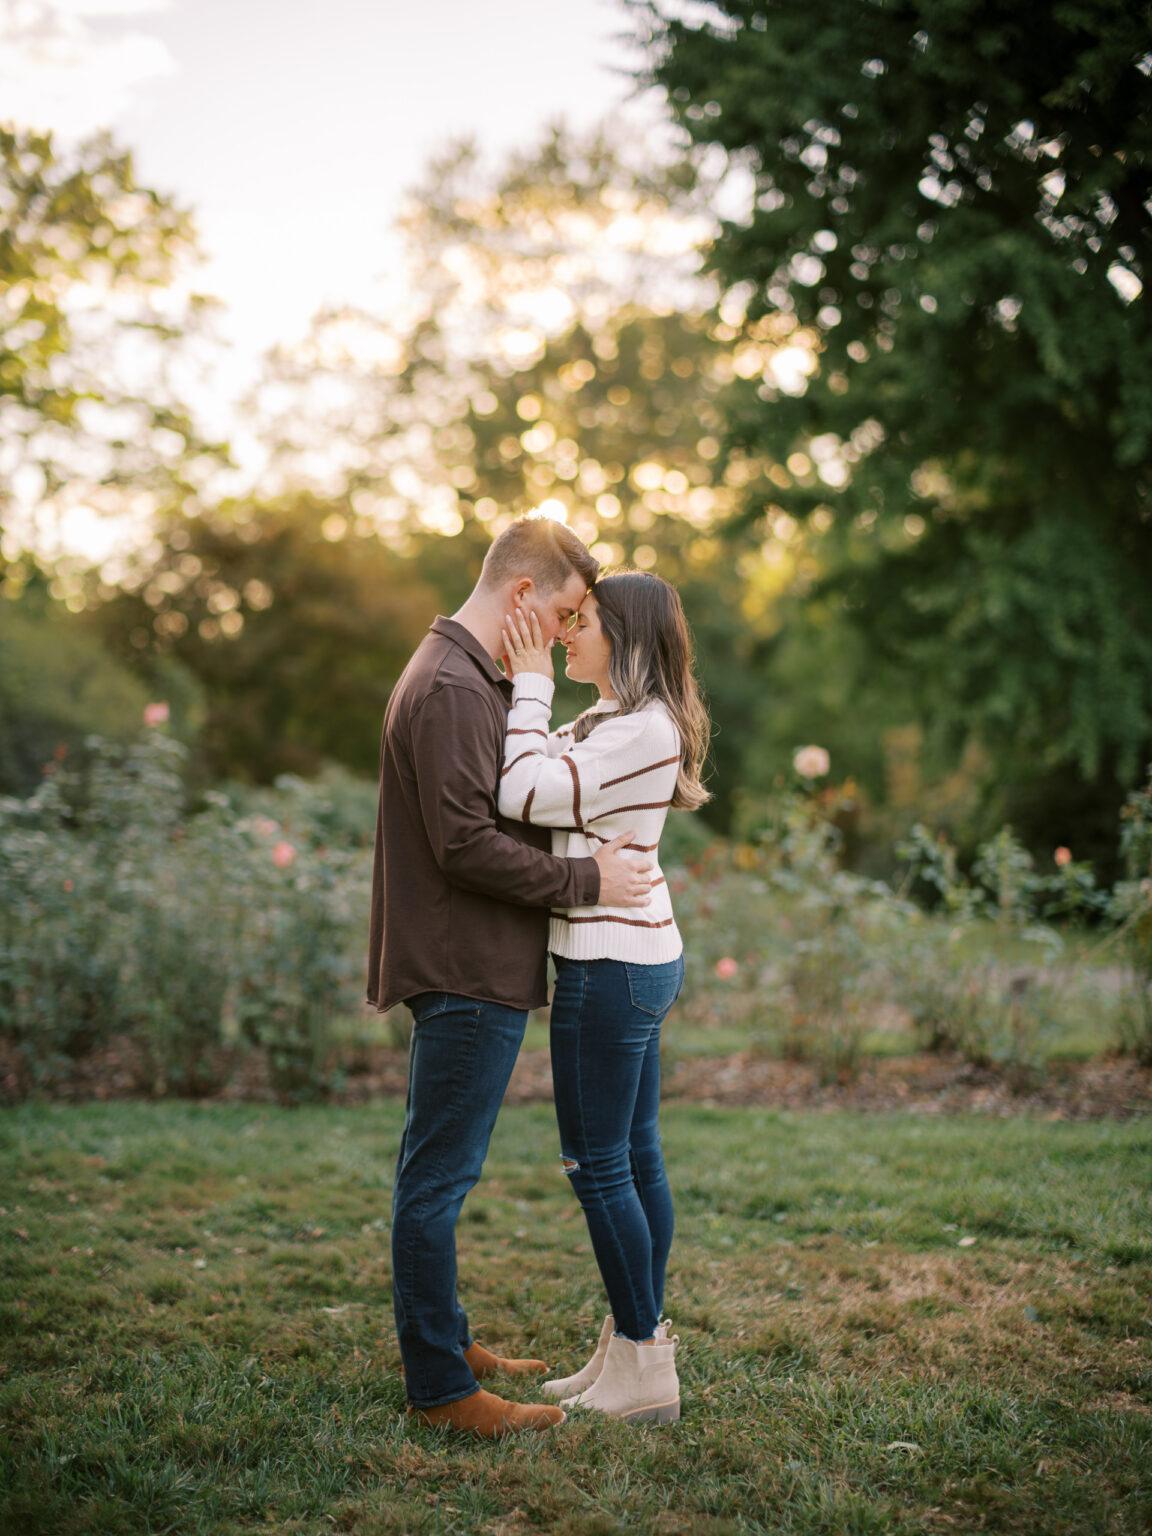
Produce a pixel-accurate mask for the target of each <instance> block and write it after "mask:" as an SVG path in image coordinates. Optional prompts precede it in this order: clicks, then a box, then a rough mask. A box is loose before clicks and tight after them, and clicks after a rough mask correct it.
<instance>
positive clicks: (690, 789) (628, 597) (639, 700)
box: [572, 571, 712, 811]
mask: <svg viewBox="0 0 1152 1536" xmlns="http://www.w3.org/2000/svg"><path fill="white" fill-rule="evenodd" d="M592 596H593V597H594V598H595V599H596V606H597V611H598V613H599V616H600V627H601V629H602V630H603V631H604V634H605V635H606V636H607V637H608V643H609V644H610V646H611V647H612V654H611V656H610V657H609V660H608V681H609V682H610V683H611V685H612V692H613V693H614V694H615V695H616V698H617V699H618V700H619V703H620V711H619V712H620V714H622V715H628V714H632V713H633V712H634V711H635V710H638V709H643V708H644V706H645V705H646V704H650V703H651V702H652V700H653V699H659V700H660V701H661V703H662V704H663V705H664V707H665V708H666V709H667V711H668V713H669V715H671V717H672V720H673V722H674V723H675V726H676V729H677V730H678V731H679V732H680V746H681V759H680V772H679V773H678V774H677V776H676V788H675V791H674V792H673V796H672V806H673V809H674V810H681V811H694V810H695V809H696V808H697V807H698V806H701V805H703V804H704V803H705V802H706V801H708V800H711V798H712V796H711V795H710V794H709V793H708V791H707V790H706V789H705V788H704V785H703V784H702V783H701V782H700V774H701V771H702V769H703V767H704V758H705V756H706V755H707V752H708V743H709V740H710V737H711V730H712V728H711V724H710V722H709V719H708V711H707V709H706V708H705V707H704V701H703V699H702V698H701V696H700V688H699V685H698V684H697V682H696V676H695V673H694V671H693V661H694V656H693V647H692V633H691V631H690V630H689V628H688V620H687V619H686V618H685V617H684V605H683V604H682V603H681V601H680V594H679V592H677V590H676V588H675V587H674V586H672V584H671V582H667V581H665V580H664V578H663V576H657V575H655V574H654V573H653V572H651V571H616V572H614V573H613V574H612V575H610V576H602V577H601V578H600V580H599V581H598V582H596V584H595V586H593V588H592ZM613 713H615V712H613ZM611 718H612V715H603V714H585V715H581V716H580V718H579V719H578V720H577V721H576V724H575V727H574V729H573V733H572V734H573V737H574V738H575V740H576V741H582V740H583V739H584V738H585V737H586V736H587V735H588V733H589V731H591V730H593V729H594V728H595V726H597V725H598V724H599V723H600V721H601V720H604V719H611Z"/></svg>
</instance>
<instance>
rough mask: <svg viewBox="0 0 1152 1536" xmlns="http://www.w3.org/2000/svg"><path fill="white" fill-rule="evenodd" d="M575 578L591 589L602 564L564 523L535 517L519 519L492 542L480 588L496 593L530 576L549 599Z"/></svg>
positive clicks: (549, 518) (481, 576) (481, 574)
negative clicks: (495, 590)
mask: <svg viewBox="0 0 1152 1536" xmlns="http://www.w3.org/2000/svg"><path fill="white" fill-rule="evenodd" d="M573 574H575V575H577V576H580V577H582V578H583V581H584V585H585V586H587V587H590V586H591V585H592V583H593V582H594V581H595V580H596V578H597V576H598V575H599V574H600V562H599V560H596V559H594V558H593V556H592V555H591V554H590V553H589V551H588V548H587V546H586V545H585V544H583V543H582V542H581V541H580V540H579V539H578V538H577V537H576V535H575V534H574V533H573V532H572V531H571V529H568V528H565V526H564V524H563V523H558V522H556V520H555V519H554V518H551V517H541V516H540V515H539V514H535V515H531V516H528V517H521V518H518V519H517V520H516V522H514V523H513V524H512V525H511V526H510V527H508V528H505V530H504V532H503V533H502V534H500V535H499V537H498V538H496V539H494V540H493V543H492V547H491V549H489V551H488V553H487V555H486V556H485V557H484V569H483V570H482V571H481V573H480V585H481V586H482V587H485V588H487V589H488V590H489V591H493V590H494V589H495V588H497V587H502V586H503V585H504V583H505V582H507V581H514V580H515V579H516V578H517V577H519V576H530V577H531V578H532V580H533V581H534V582H535V583H536V586H537V587H538V588H539V589H540V592H541V593H542V594H543V595H544V596H547V595H548V594H549V593H550V592H558V591H559V590H560V588H561V587H562V586H564V584H565V582H567V581H568V580H570V579H571V577H572V575H573Z"/></svg>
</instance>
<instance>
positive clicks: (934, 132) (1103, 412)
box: [634, 0, 1152, 796]
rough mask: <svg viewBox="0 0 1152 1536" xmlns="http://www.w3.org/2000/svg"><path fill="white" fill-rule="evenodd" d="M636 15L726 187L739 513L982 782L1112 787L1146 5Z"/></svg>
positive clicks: (956, 0)
mask: <svg viewBox="0 0 1152 1536" xmlns="http://www.w3.org/2000/svg"><path fill="white" fill-rule="evenodd" d="M634 9H635V10H636V12H637V14H638V15H639V16H640V17H641V19H642V21H643V23H644V26H645V28H646V37H647V42H648V46H649V50H650V52H649V59H650V63H649V66H648V69H647V74H646V78H647V79H649V80H650V81H651V82H653V83H656V84H658V85H660V86H662V87H663V88H664V89H665V90H666V91H667V94H668V97H669V100H670V102H671V104H672V107H673V109H674V112H675V114H676V116H677V119H678V121H679V123H680V124H681V126H682V128H683V130H684V132H685V134H686V135H687V137H688V139H689V141H690V142H691V143H692V144H694V145H695V146H697V147H698V151H700V152H702V151H704V150H713V151H714V148H715V146H720V147H721V148H722V149H723V150H724V151H725V152H726V155H727V161H728V165H729V167H730V171H731V174H732V175H733V176H736V177H744V178H746V179H747V183H748V187H749V195H748V198H747V208H746V212H744V213H742V214H741V215H740V216H739V217H735V218H731V219H729V220H727V221H726V222H725V223H724V224H723V227H722V229H721V231H720V233H719V236H718V238H717V239H716V241H715V242H714V244H713V246H712V248H711V250H710V253H709V264H710V267H711V269H712V270H713V271H714V272H715V274H716V275H717V277H718V278H719V280H720V282H721V283H722V284H723V285H724V287H725V288H726V289H727V291H728V293H729V295H730V296H731V297H733V298H736V299H738V300H739V302H740V304H741V305H742V306H743V308H744V310H745V320H744V337H745V341H746V344H747V347H748V349H749V351H750V352H752V351H753V350H754V351H755V353H756V354H757V355H756V356H754V357H753V358H752V363H751V365H750V366H749V367H748V369H747V370H746V371H745V372H744V374H743V376H742V377H740V378H738V379H737V380H736V381H735V382H734V383H733V385H732V388H731V389H730V390H729V391H728V393H727V395H726V397H725V400H724V402H723V406H724V409H725V412H726V416H727V421H728V434H727V442H728V443H729V444H731V445H737V446H739V447H741V448H742V449H744V450H745V451H746V452H748V453H750V454H756V455H758V456H760V457H762V458H763V459H764V460H765V461H766V462H768V463H769V464H770V465H771V466H772V468H771V469H770V479H771V485H770V487H769V488H768V489H767V490H765V489H764V488H763V487H762V485H761V484H759V483H757V484H756V485H754V486H752V487H750V492H749V494H748V495H747V496H746V498H745V503H744V508H743V519H744V521H745V522H748V523H752V524H754V525H756V526H757V527H762V528H771V527H773V526H778V525H779V522H780V520H781V518H784V519H785V520H789V519H791V520H797V519H798V520H802V521H803V522H804V523H805V524H806V525H807V526H808V527H809V528H814V529H816V530H818V531H819V532H820V534H821V535H822V542H823V548H824V555H823V559H822V563H823V565H824V567H825V575H824V587H825V590H826V591H827V592H828V593H830V594H835V595H836V596H837V597H838V599H839V600H840V601H841V602H842V604H843V605H844V610H845V612H846V613H848V614H849V615H850V616H851V619H852V621H853V623H854V625H855V626H856V627H857V628H858V629H859V630H862V631H863V632H864V635H865V637H866V641H867V645H868V649H869V651H870V653H871V654H873V655H874V656H876V657H887V658H890V659H894V660H895V661H897V662H898V663H899V664H900V666H901V667H902V668H903V669H904V671H905V672H906V674H908V675H909V676H911V677H913V678H916V679H919V680H921V682H922V684H923V688H922V705H923V707H924V709H925V710H926V711H927V712H928V713H929V714H931V715H932V716H933V717H934V718H935V719H936V721H937V722H938V723H942V724H943V725H944V726H946V727H947V728H948V729H949V730H950V731H951V732H952V734H953V735H954V736H955V737H956V738H957V741H958V740H959V739H960V738H962V737H963V736H965V735H967V734H969V733H971V732H975V733H977V734H978V735H979V737H980V738H981V739H982V740H984V741H985V742H986V743H988V744H989V745H990V747H991V748H992V749H993V750H994V752H995V754H996V758H997V766H998V771H999V772H1000V774H1001V775H1002V776H1004V777H1006V778H1013V777H1015V778H1016V779H1017V780H1018V782H1019V783H1020V784H1021V786H1022V787H1023V789H1024V791H1025V792H1028V791H1034V789H1035V786H1036V783H1037V780H1038V778H1040V777H1042V776H1044V775H1053V774H1057V775H1069V774H1070V775H1072V776H1073V777H1076V778H1078V779H1080V780H1081V781H1083V782H1084V783H1089V782H1091V781H1096V782H1103V783H1104V784H1106V785H1110V786H1111V788H1110V789H1108V791H1107V792H1108V793H1110V794H1112V795H1113V796H1114V795H1115V794H1116V793H1118V791H1117V789H1116V781H1117V780H1130V779H1131V778H1132V777H1133V776H1134V775H1135V774H1136V772H1137V771H1138V769H1139V767H1140V766H1141V763H1142V758H1143V756H1144V754H1146V753H1147V751H1148V750H1149V747H1150V745H1152V601H1150V600H1149V599H1150V596H1152V474H1150V465H1152V456H1150V453H1149V448H1150V438H1152V335H1150V327H1149V318H1148V296H1147V293H1146V292H1145V291H1144V285H1145V284H1146V283H1147V281H1148V270H1149V254H1150V240H1149V236H1150V226H1152V213H1150V208H1152V201H1150V198H1152V168H1150V160H1149V157H1150V151H1152V115H1150V87H1149V74H1150V71H1152V53H1150V52H1149V40H1150V38H1152V28H1150V26H1149V20H1150V16H1152V11H1150V9H1149V7H1148V6H1146V5H1135V6H1134V5H1131V4H1129V3H1126V0H1092V3H1087V0H1084V3H1081V0H1070V3H1061V4H1056V5H1045V6H1043V7H1041V6H1037V5H1028V4H1025V5H1020V4H1017V3H1012V0H917V3H885V4H879V3H871V0H849V3H843V0H775V3H768V0H759V3H757V0H747V3H739V0H737V3H727V0H719V3H717V4H714V5H710V6H708V7H707V8H706V9H703V8H699V9H697V10H695V11H694V12H693V14H692V15H691V16H690V17H687V18H686V17H685V16H684V15H683V14H682V13H681V11H680V9H679V8H677V10H676V12H675V13H673V9H672V7H671V6H664V5H661V4H655V5H653V4H642V5H637V6H635V7H634ZM788 349H793V350H798V351H799V352H800V353H801V354H804V355H805V356H806V358H807V361H806V362H805V363H804V364H803V365H802V366H801V368H800V369H799V370H798V372H797V374H796V376H794V378H793V379H791V380H789V379H787V378H784V379H783V380H782V379H781V377H780V375H779V369H778V367H777V368H776V369H775V370H774V368H773V364H774V363H777V362H778V360H779V358H780V356H781V354H782V352H784V351H786V350H788Z"/></svg>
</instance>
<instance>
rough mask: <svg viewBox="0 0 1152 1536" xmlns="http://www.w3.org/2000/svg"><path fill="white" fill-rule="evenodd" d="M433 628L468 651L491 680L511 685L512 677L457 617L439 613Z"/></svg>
mask: <svg viewBox="0 0 1152 1536" xmlns="http://www.w3.org/2000/svg"><path fill="white" fill-rule="evenodd" d="M432 629H433V631H434V632H435V633H436V634H438V635H443V636H444V638H445V640H452V641H454V642H455V644H456V645H458V646H459V647H460V649H461V650H462V651H467V652H468V654H469V656H471V658H472V660H473V661H474V662H475V663H476V665H477V666H478V667H479V668H480V670H481V672H483V674H484V676H485V677H486V678H488V679H489V681H490V682H493V683H508V684H509V686H511V682H510V679H509V678H507V677H505V675H504V673H503V672H501V670H500V668H499V667H498V666H497V665H496V663H495V662H494V661H493V660H492V658H491V656H489V654H488V652H487V651H486V650H485V649H484V647H483V646H482V645H481V644H480V642H479V640H477V638H476V636H475V635H474V634H473V633H472V631H471V630H470V629H465V628H464V626H463V624H460V623H458V622H457V621H456V620H455V619H446V618H445V617H444V616H443V614H437V616H436V619H435V620H434V622H433V624H432Z"/></svg>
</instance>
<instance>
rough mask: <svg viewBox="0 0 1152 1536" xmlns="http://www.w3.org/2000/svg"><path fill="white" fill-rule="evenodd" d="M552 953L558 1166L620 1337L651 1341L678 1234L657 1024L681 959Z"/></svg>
mask: <svg viewBox="0 0 1152 1536" xmlns="http://www.w3.org/2000/svg"><path fill="white" fill-rule="evenodd" d="M552 958H553V959H554V960H555V962H556V990H555V992H554V994H553V997H552V1013H551V1031H550V1032H551V1045H552V1086H553V1090H554V1092H555V1096H556V1120H557V1124H558V1126H559V1129H560V1149H561V1155H562V1157H563V1159H564V1168H565V1171H566V1172H567V1174H568V1176H569V1178H570V1179H571V1181H572V1187H573V1189H574V1190H575V1191H576V1195H577V1197H578V1198H579V1201H580V1204H581V1205H582V1206H583V1208H584V1216H585V1219H586V1220H587V1222H588V1232H589V1235H590V1237H591V1239H592V1247H593V1250H594V1252H595V1254H596V1262H597V1264H598V1265H599V1267H600V1274H601V1277H602V1279H603V1281H604V1289H605V1290H606V1291H607V1293H608V1301H609V1304H610V1306H611V1308H612V1315H613V1317H614V1318H615V1321H616V1331H617V1333H622V1334H624V1336H625V1337H626V1338H629V1339H650V1338H651V1337H652V1335H653V1333H654V1332H655V1330H656V1324H657V1323H658V1322H659V1321H660V1310H661V1307H662V1306H663V1303H664V1272H665V1269H666V1267H667V1264H668V1253H669V1250H670V1249H671V1247H672V1227H673V1215H672V1193H671V1190H670V1189H669V1187H668V1176H667V1174H666V1173H665V1171H664V1154H663V1151H662V1149H661V1146H660V1124H659V1114H660V1026H661V1024H662V1023H663V1021H664V1018H665V1016H666V1015H667V1013H668V1010H669V1009H670V1008H671V1007H672V1004H673V1003H674V1002H675V1001H676V999H677V997H678V996H679V994H680V989H681V987H682V986H683V984H684V957H683V955H681V956H680V957H679V958H678V959H676V960H670V961H668V962H667V963H666V964H663V965H634V964H632V963H631V962H625V961H622V960H569V959H566V958H565V957H564V956H562V955H553V957H552Z"/></svg>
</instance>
